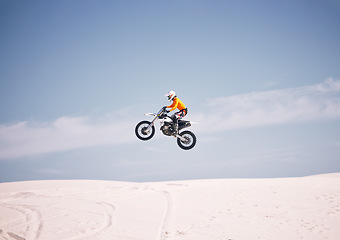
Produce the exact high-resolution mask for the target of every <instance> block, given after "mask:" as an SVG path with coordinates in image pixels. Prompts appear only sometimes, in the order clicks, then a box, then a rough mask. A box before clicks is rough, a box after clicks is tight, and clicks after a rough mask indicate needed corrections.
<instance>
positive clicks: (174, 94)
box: [165, 90, 176, 101]
mask: <svg viewBox="0 0 340 240" xmlns="http://www.w3.org/2000/svg"><path fill="white" fill-rule="evenodd" d="M165 96H166V97H168V100H169V101H172V100H173V99H174V97H176V93H175V92H174V91H172V90H171V91H170V92H168V93H167V94H165Z"/></svg>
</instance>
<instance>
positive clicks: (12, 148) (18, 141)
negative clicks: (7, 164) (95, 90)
mask: <svg viewBox="0 0 340 240" xmlns="http://www.w3.org/2000/svg"><path fill="white" fill-rule="evenodd" d="M96 121H97V122H93V120H92V121H91V119H90V118H86V117H61V118H58V119H57V120H55V121H53V122H46V123H29V122H20V123H17V124H14V125H9V126H8V125H2V126H1V125H0V159H9V158H17V157H22V156H27V155H37V154H44V153H50V152H57V151H65V150H71V149H76V148H82V147H90V146H98V145H110V144H120V143H125V142H131V141H133V140H135V137H134V136H133V130H131V129H133V128H134V125H133V123H128V122H117V121H109V122H102V121H101V122H100V123H98V120H96Z"/></svg>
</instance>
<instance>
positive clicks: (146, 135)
mask: <svg viewBox="0 0 340 240" xmlns="http://www.w3.org/2000/svg"><path fill="white" fill-rule="evenodd" d="M150 124H151V122H149V121H141V122H140V123H138V124H137V126H136V128H135V133H136V136H137V137H138V138H139V139H140V140H143V141H146V140H150V139H151V138H152V137H153V135H155V127H154V126H153V125H152V126H151V128H150V129H149V130H147V128H148V127H149V126H150Z"/></svg>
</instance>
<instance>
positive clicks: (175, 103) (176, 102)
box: [167, 98, 178, 112]
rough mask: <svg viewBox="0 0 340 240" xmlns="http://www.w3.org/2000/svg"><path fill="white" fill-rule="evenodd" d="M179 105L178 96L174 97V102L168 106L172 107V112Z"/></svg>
mask: <svg viewBox="0 0 340 240" xmlns="http://www.w3.org/2000/svg"><path fill="white" fill-rule="evenodd" d="M177 105H178V100H177V98H174V101H173V102H172V104H171V105H170V106H167V108H171V109H170V112H171V111H173V110H175V109H176V108H177Z"/></svg>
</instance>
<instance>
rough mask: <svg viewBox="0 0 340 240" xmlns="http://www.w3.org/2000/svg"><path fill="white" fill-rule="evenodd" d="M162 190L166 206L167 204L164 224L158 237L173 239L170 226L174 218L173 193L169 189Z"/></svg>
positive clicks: (163, 239) (160, 239)
mask: <svg viewBox="0 0 340 240" xmlns="http://www.w3.org/2000/svg"><path fill="white" fill-rule="evenodd" d="M161 192H162V194H163V195H164V197H165V201H166V206H165V211H164V216H163V219H162V224H161V229H160V234H159V237H158V239H159V240H169V239H171V231H170V229H169V227H170V220H171V218H172V213H173V202H172V197H171V194H170V193H169V192H167V191H161Z"/></svg>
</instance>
